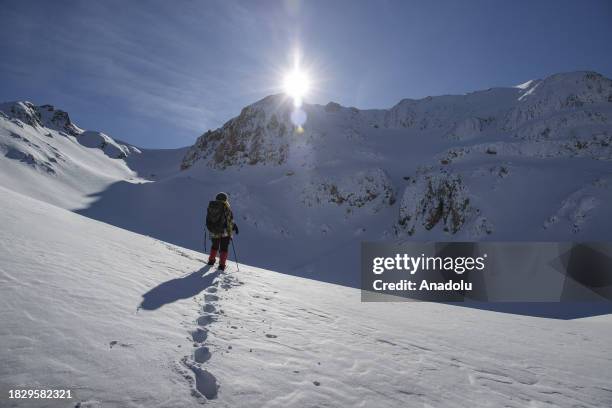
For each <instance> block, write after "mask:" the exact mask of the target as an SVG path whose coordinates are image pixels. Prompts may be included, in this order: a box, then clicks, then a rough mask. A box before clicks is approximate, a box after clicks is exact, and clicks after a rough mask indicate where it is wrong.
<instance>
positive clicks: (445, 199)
mask: <svg viewBox="0 0 612 408" xmlns="http://www.w3.org/2000/svg"><path fill="white" fill-rule="evenodd" d="M411 181H412V184H411V185H409V186H408V187H406V190H405V191H404V195H403V197H402V201H401V203H400V209H399V220H398V224H399V226H400V229H402V230H404V231H406V232H407V233H408V234H409V235H412V234H414V233H415V232H416V230H417V228H420V227H423V228H424V229H426V230H430V229H432V228H434V227H436V226H438V225H440V226H441V227H442V228H443V229H444V231H447V232H449V233H451V234H455V233H456V232H458V231H459V230H460V229H461V227H462V226H463V225H464V224H465V223H466V222H467V221H468V220H469V219H470V218H471V217H472V216H473V215H475V214H477V213H478V212H479V211H478V210H477V209H475V208H474V207H473V206H472V204H471V202H470V197H469V194H468V191H467V189H466V187H465V186H464V184H463V181H462V179H461V177H460V176H459V175H457V174H451V173H447V172H442V173H438V174H427V175H421V176H417V177H416V178H413V179H411Z"/></svg>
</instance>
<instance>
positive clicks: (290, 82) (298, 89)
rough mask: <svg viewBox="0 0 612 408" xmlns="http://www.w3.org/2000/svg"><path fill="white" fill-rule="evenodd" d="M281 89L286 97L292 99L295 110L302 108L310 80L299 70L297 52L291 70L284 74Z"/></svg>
mask: <svg viewBox="0 0 612 408" xmlns="http://www.w3.org/2000/svg"><path fill="white" fill-rule="evenodd" d="M283 89H284V91H285V93H286V94H287V95H289V96H290V97H291V98H293V104H294V105H295V107H296V108H299V107H300V106H302V99H303V98H304V96H306V95H307V94H308V91H309V90H310V78H309V76H308V74H307V73H306V72H305V71H303V70H302V69H300V58H299V54H298V53H297V52H296V54H295V62H294V65H293V70H291V71H290V72H288V73H287V74H285V78H284V80H283Z"/></svg>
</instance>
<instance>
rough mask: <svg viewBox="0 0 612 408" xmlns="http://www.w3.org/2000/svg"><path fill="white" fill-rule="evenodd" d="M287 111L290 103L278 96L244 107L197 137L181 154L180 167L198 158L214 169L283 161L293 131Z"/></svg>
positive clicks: (191, 163) (290, 107)
mask: <svg viewBox="0 0 612 408" xmlns="http://www.w3.org/2000/svg"><path fill="white" fill-rule="evenodd" d="M291 113H292V106H291V104H290V102H289V101H288V100H286V99H285V98H284V97H283V96H280V95H273V96H268V97H266V98H264V99H262V100H261V101H259V102H256V103H254V104H253V105H249V106H247V107H246V108H244V109H243V110H242V112H240V115H238V116H237V117H235V118H234V119H231V120H230V121H228V122H227V123H226V124H225V125H223V126H222V127H221V128H219V129H217V130H214V131H208V132H206V133H204V134H203V135H202V136H200V137H199V138H198V140H197V141H196V143H195V145H193V146H192V148H191V149H190V150H189V151H188V152H187V154H186V155H185V157H184V159H183V162H182V164H181V169H187V168H189V167H191V166H192V165H193V164H194V163H195V162H196V161H198V160H201V159H203V160H205V161H206V164H207V165H208V166H209V167H212V168H217V169H224V168H226V167H228V166H235V165H239V166H241V165H255V164H264V165H279V164H283V163H284V162H285V161H286V160H287V155H288V152H289V144H290V141H291V139H292V138H293V133H294V126H293V124H292V122H291Z"/></svg>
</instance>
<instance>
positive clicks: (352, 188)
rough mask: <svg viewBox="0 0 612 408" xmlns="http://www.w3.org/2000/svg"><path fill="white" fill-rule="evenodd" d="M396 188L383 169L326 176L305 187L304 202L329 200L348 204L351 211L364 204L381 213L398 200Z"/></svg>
mask: <svg viewBox="0 0 612 408" xmlns="http://www.w3.org/2000/svg"><path fill="white" fill-rule="evenodd" d="M395 200H396V198H395V187H394V186H393V183H392V182H391V179H390V178H389V176H388V175H387V173H386V172H385V171H384V170H382V169H380V168H373V169H367V170H362V171H358V172H356V173H354V174H350V175H346V176H341V177H335V178H334V177H329V178H323V179H321V180H319V181H316V182H312V183H311V184H310V185H308V186H306V187H305V188H304V190H303V192H302V202H303V203H304V204H305V205H306V206H308V207H316V206H320V205H324V204H326V203H333V204H336V205H338V206H345V208H346V211H347V212H348V213H350V212H353V211H354V210H356V209H358V208H362V207H367V208H369V209H371V210H372V212H378V211H379V210H380V209H381V208H384V207H385V206H391V205H393V204H394V203H395Z"/></svg>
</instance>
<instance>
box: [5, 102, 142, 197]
mask: <svg viewBox="0 0 612 408" xmlns="http://www.w3.org/2000/svg"><path fill="white" fill-rule="evenodd" d="M139 153H140V151H139V150H138V149H137V148H135V147H133V146H129V145H126V144H122V143H119V142H117V141H115V140H114V139H113V138H112V137H110V136H108V135H106V134H103V133H99V132H92V131H85V130H83V129H81V128H80V127H79V126H77V125H76V124H75V123H74V122H72V120H71V119H70V117H69V115H68V113H66V112H65V111H62V110H59V109H55V108H54V107H53V106H51V105H41V106H36V105H34V104H32V103H30V102H11V103H4V104H0V155H1V156H2V159H3V160H0V168H2V173H1V174H0V183H1V184H2V185H4V186H5V187H9V188H11V189H13V190H15V191H18V192H22V193H24V194H27V195H30V196H33V197H36V198H39V199H44V200H45V201H48V202H51V203H54V204H57V205H60V206H61V207H64V208H75V207H79V206H81V205H83V204H84V203H86V202H88V201H90V200H91V198H90V197H87V196H88V195H89V194H92V193H94V192H97V191H99V190H100V189H102V188H104V187H105V186H107V185H109V184H110V183H112V182H115V181H117V180H126V179H128V180H129V179H133V178H134V177H135V174H134V172H133V171H132V170H130V169H129V168H128V166H127V165H126V163H125V161H124V160H118V159H126V158H127V157H128V156H131V155H133V154H139Z"/></svg>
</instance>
